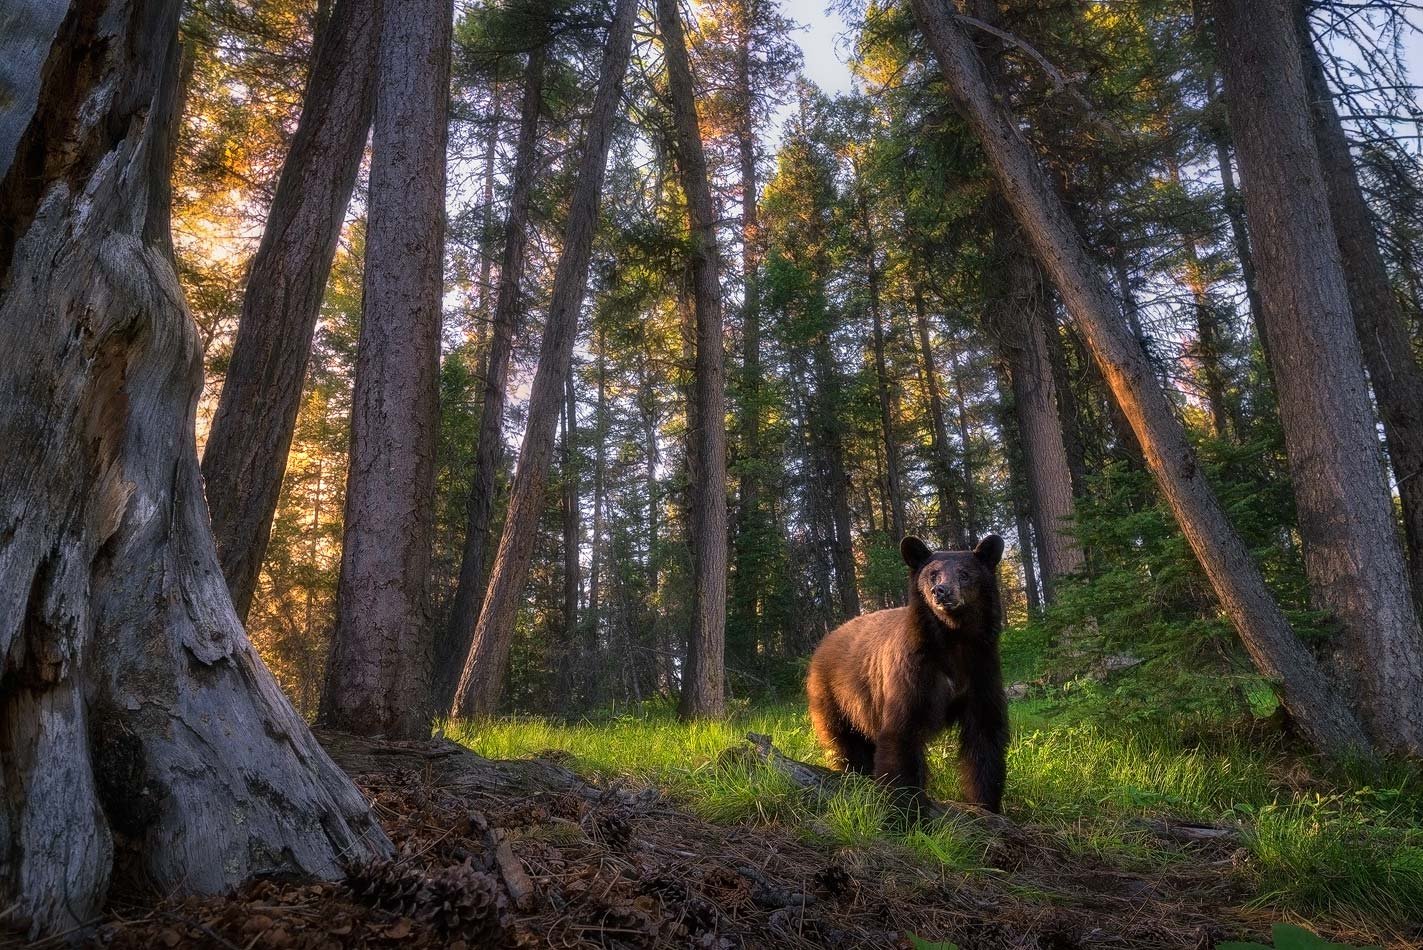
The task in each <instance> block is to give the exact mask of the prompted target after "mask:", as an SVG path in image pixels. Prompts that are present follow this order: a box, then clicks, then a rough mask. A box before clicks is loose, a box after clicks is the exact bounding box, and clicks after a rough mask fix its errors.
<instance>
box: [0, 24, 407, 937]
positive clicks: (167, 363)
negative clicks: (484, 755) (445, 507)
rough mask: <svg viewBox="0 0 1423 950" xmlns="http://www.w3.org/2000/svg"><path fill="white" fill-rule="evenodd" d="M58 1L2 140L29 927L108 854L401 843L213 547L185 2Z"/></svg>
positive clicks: (7, 541) (278, 851)
mask: <svg viewBox="0 0 1423 950" xmlns="http://www.w3.org/2000/svg"><path fill="white" fill-rule="evenodd" d="M60 6H61V8H62V9H61V11H60V14H61V19H60V22H59V23H58V24H56V25H55V26H54V28H53V29H52V30H46V31H45V32H47V33H48V35H47V36H45V37H44V38H43V39H42V43H43V45H44V48H45V52H44V53H42V54H40V55H39V56H38V57H37V59H38V61H40V62H42V63H43V67H42V68H39V67H37V68H35V69H34V70H33V71H32V72H30V73H27V74H26V75H25V79H26V80H27V81H28V82H30V83H31V84H32V86H31V87H29V88H27V89H25V90H23V93H24V95H23V96H21V97H19V98H18V100H17V101H16V102H12V106H13V107H14V109H16V110H18V113H23V114H18V113H16V112H12V113H9V114H7V122H8V121H14V122H15V123H17V125H18V126H20V131H19V133H18V134H17V135H15V136H14V137H13V138H7V139H6V141H7V142H9V144H10V146H11V148H10V149H8V150H7V154H5V155H4V157H3V158H0V167H5V168H7V172H6V174H5V175H4V177H3V178H2V179H0V219H3V220H4V222H5V227H4V228H0V440H3V444H4V446H5V453H6V456H5V464H4V465H0V669H3V671H4V676H3V678H0V723H3V728H0V758H3V761H4V763H5V765H4V769H3V772H0V907H3V908H4V910H3V912H0V929H3V930H18V931H20V932H22V933H25V934H26V935H27V936H28V937H30V938H36V937H40V936H43V935H55V934H60V933H63V932H72V929H73V928H74V927H76V926H78V925H80V924H82V923H87V922H88V921H90V920H92V919H93V917H94V916H95V914H96V913H97V912H98V910H99V908H100V907H101V905H102V904H103V901H104V896H105V893H106V891H107V888H108V885H109V882H110V880H111V878H113V879H115V880H125V881H127V882H129V883H132V884H134V885H141V886H143V887H145V888H156V889H158V890H160V891H163V892H167V891H171V890H178V891H190V892H194V891H196V892H219V891H222V890H225V889H227V888H229V887H231V886H233V885H234V884H236V883H237V882H239V881H241V880H242V879H244V878H247V877H249V876H251V875H253V874H255V873H258V872H268V871H277V872H294V873H299V874H316V875H338V874H340V872H341V865H342V862H343V861H344V860H360V859H363V858H367V857H371V856H374V855H380V854H384V853H387V852H388V851H389V842H388V841H387V840H386V838H385V836H384V834H383V833H382V832H381V830H380V828H379V826H378V825H376V824H375V822H374V821H373V820H372V817H371V814H370V812H369V810H368V809H367V807H366V805H365V803H364V802H363V801H362V799H361V797H360V795H359V794H358V793H357V791H356V789H355V787H354V786H353V785H352V784H351V782H350V781H349V779H347V777H346V776H345V775H344V774H342V773H341V772H340V771H339V770H338V769H337V768H336V767H335V766H334V765H333V764H332V763H331V761H330V760H329V759H328V758H327V757H326V754H325V753H324V752H322V750H321V748H320V747H319V746H318V745H317V744H316V742H315V741H314V740H313V739H312V737H311V734H310V732H308V731H307V727H306V724H305V723H304V722H303V721H302V719H301V717H300V716H299V715H297V713H296V712H295V711H294V710H293V709H292V707H291V705H290V704H289V703H288V702H287V700H286V699H285V698H284V697H283V696H282V693H281V691H280V690H279V689H278V687H277V685H276V683H275V681H274V680H273V679H272V677H271V675H270V674H269V673H268V672H267V670H266V668H265V667H264V666H263V665H262V662H261V660H260V659H258V657H257V655H256V653H255V652H254V651H253V649H252V646H251V644H250V643H249V642H248V640H247V638H246V636H245V634H244V633H243V631H242V624H241V623H240V621H239V620H238V618H237V616H236V614H235V613H234V612H233V610H232V600H231V598H230V597H229V596H228V593H227V588H226V585H225V584H224V583H223V579H222V572H221V570H220V569H219V567H218V560H217V553H216V551H215V550H214V547H213V542H212V532H211V529H210V527H209V520H208V513H207V508H206V506H205V505H204V503H203V494H202V480H201V477H200V475H199V472H198V461H197V449H196V446H195V444H194V439H193V426H194V416H195V412H196V405H197V398H198V392H199V389H200V387H201V376H202V364H201V355H200V347H199V342H198V331H197V327H196V326H195V325H194V323H193V320H192V317H191V316H190V315H189V313H188V311H187V308H186V306H185V304H184V302H183V293H182V289H181V288H180V286H179V284H178V279H177V276H176V274H175V271H174V263H173V253H172V245H171V242H170V239H169V222H168V201H169V195H168V188H167V181H168V159H169V150H168V149H169V142H170V130H171V123H172V121H173V118H174V113H175V110H176V99H177V82H176V80H177V71H178V44H177V35H178V11H179V7H180V4H179V3H178V0H168V2H160V3H147V4H134V3H131V2H127V0H111V2H108V3H98V2H93V3H82V4H81V3H74V4H71V5H69V6H68V7H63V5H60ZM31 39H33V37H31ZM17 41H18V42H24V41H25V37H24V36H21V35H19V34H17V33H10V32H6V33H4V34H0V55H4V56H6V57H11V56H12V55H14V49H13V48H12V44H13V43H15V42H17ZM12 159H13V161H12Z"/></svg>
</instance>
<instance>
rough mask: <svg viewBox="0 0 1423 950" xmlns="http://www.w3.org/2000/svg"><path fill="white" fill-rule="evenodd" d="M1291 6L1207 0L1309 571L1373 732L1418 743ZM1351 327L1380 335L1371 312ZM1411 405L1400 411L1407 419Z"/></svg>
mask: <svg viewBox="0 0 1423 950" xmlns="http://www.w3.org/2000/svg"><path fill="white" fill-rule="evenodd" d="M1293 7H1294V3H1293V0H1254V2H1243V0H1240V2H1237V0H1215V2H1214V3H1213V9H1214V11H1215V17H1216V32H1217V35H1218V37H1219V39H1220V45H1221V51H1222V54H1223V55H1222V60H1223V70H1224V77H1225V86H1226V93H1227V97H1228V98H1227V101H1228V102H1229V103H1230V114H1231V117H1232V119H1233V120H1234V121H1233V122H1232V126H1233V127H1234V129H1235V137H1236V150H1237V153H1238V155H1239V157H1240V171H1241V176H1242V178H1243V179H1244V186H1245V187H1244V192H1245V210H1246V214H1247V215H1249V218H1250V221H1251V222H1252V223H1254V224H1255V228H1254V233H1255V237H1256V241H1255V254H1256V266H1257V267H1258V268H1259V276H1260V296H1261V300H1262V301H1263V302H1264V305H1265V309H1264V313H1263V316H1264V319H1265V323H1266V325H1267V326H1268V327H1269V338H1270V354H1269V355H1270V360H1271V363H1272V365H1273V367H1274V376H1275V390H1276V392H1277V393H1278V395H1279V410H1280V423H1281V428H1282V429H1283V430H1284V439H1285V450H1286V454H1287V455H1288V457H1289V462H1290V475H1291V481H1292V482H1293V483H1294V494H1295V503H1296V508H1297V510H1298V517H1299V529H1300V538H1301V540H1302V542H1303V546H1304V566H1305V572H1306V574H1307V575H1308V577H1309V581H1310V588H1311V591H1312V593H1313V595H1314V597H1315V599H1316V601H1317V603H1318V604H1319V605H1320V606H1321V607H1323V608H1324V609H1325V610H1327V611H1329V612H1330V613H1331V614H1333V616H1334V618H1335V619H1337V621H1338V623H1339V626H1340V633H1339V635H1338V637H1337V639H1336V642H1335V647H1336V649H1335V651H1334V656H1333V661H1334V667H1335V671H1336V673H1338V674H1339V675H1340V676H1342V678H1343V680H1344V684H1345V685H1346V686H1347V688H1348V689H1349V690H1350V691H1351V692H1352V693H1353V695H1354V696H1355V697H1356V701H1357V702H1358V704H1359V706H1360V707H1361V709H1362V710H1363V712H1364V718H1365V720H1366V725H1367V726H1368V727H1369V729H1370V732H1371V734H1372V736H1373V738H1374V741H1375V742H1376V743H1377V744H1378V745H1380V746H1383V747H1385V748H1388V749H1391V750H1397V751H1408V752H1412V753H1414V754H1419V753H1423V634H1420V631H1419V627H1418V618H1417V615H1416V613H1415V612H1414V609H1413V599H1412V597H1411V596H1410V589H1409V577H1408V572H1407V570H1406V568H1405V565H1404V557H1403V550H1402V548H1401V547H1400V545H1399V543H1398V534H1397V526H1396V523H1395V519H1394V513H1393V501H1392V498H1391V497H1390V493H1389V490H1388V484H1387V482H1386V480H1385V477H1384V473H1383V470H1382V467H1381V466H1380V465H1379V457H1378V455H1379V446H1378V437H1377V435H1376V434H1375V421H1374V410H1373V406H1372V405H1370V402H1369V391H1368V380H1367V379H1366V378H1365V375H1364V365H1363V356H1362V353H1361V351H1360V345H1359V336H1360V333H1359V332H1356V330H1355V321H1354V318H1353V316H1352V315H1351V311H1350V305H1349V288H1348V284H1347V282H1346V277H1345V273H1344V267H1343V265H1342V262H1341V260H1340V253H1339V250H1340V243H1339V238H1338V237H1337V236H1336V235H1337V232H1336V230H1335V228H1334V224H1333V222H1332V221H1331V218H1330V207H1329V201H1328V199H1327V197H1326V195H1325V194H1324V189H1322V188H1321V187H1320V185H1321V184H1327V181H1326V179H1325V177H1324V170H1323V168H1322V166H1321V163H1320V159H1319V152H1318V150H1317V147H1316V145H1315V138H1314V135H1313V134H1312V132H1311V129H1310V117H1309V111H1308V100H1307V91H1306V83H1305V76H1304V69H1303V65H1302V63H1303V60H1302V56H1303V51H1302V50H1301V48H1300V43H1299V36H1298V34H1297V32H1296V29H1295V25H1294V23H1293V21H1292V20H1291V19H1290V17H1291V14H1292V12H1293ZM1341 159H1342V160H1343V161H1347V160H1348V156H1347V154H1345V155H1344V156H1342V157H1341ZM1363 226H1364V227H1369V223H1368V222H1367V221H1365V222H1363ZM1347 240H1349V241H1357V240H1358V236H1357V235H1351V236H1350V237H1349V238H1347ZM1386 295H1387V291H1385V296H1386ZM1360 302H1361V303H1362V302H1364V301H1360ZM1368 303H1369V304H1370V305H1374V303H1375V302H1374V301H1372V300H1370V301H1368ZM1359 327H1360V330H1361V331H1363V332H1364V334H1365V335H1368V334H1371V333H1372V334H1377V333H1378V332H1379V331H1380V329H1381V327H1380V326H1379V325H1378V315H1377V314H1371V315H1369V316H1367V317H1364V318H1363V320H1362V321H1361V322H1360V324H1359ZM1373 342H1374V343H1377V342H1378V340H1377V337H1376V338H1375V340H1374V341H1373ZM1399 369H1401V367H1399ZM1380 370H1381V372H1380V374H1379V376H1380V377H1381V379H1379V380H1376V382H1381V383H1382V384H1383V386H1384V388H1383V389H1381V390H1380V393H1381V394H1382V393H1385V392H1386V393H1389V394H1390V395H1394V396H1396V395H1397V393H1396V392H1395V391H1394V390H1392V389H1389V388H1388V387H1389V386H1391V385H1393V384H1394V382H1395V381H1396V380H1397V379H1398V377H1397V376H1393V377H1390V375H1389V371H1388V370H1387V369H1385V368H1383V367H1380ZM1418 411H1419V407H1418V406H1408V407H1403V412H1405V413H1407V414H1415V415H1414V418H1415V419H1416V418H1417V416H1416V413H1417V412H1418ZM1395 420H1396V421H1397V417H1395Z"/></svg>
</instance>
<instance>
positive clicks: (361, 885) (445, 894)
mask: <svg viewBox="0 0 1423 950" xmlns="http://www.w3.org/2000/svg"><path fill="white" fill-rule="evenodd" d="M346 885H347V886H348V887H349V888H350V889H351V893H352V894H354V895H355V897H356V899H357V900H359V901H361V902H362V903H364V904H368V905H370V906H372V907H376V908H379V909H380V910H384V911H387V912H389V913H392V914H396V915H399V916H401V917H409V918H411V919H413V920H416V921H419V922H421V923H423V924H426V925H427V926H430V927H432V928H434V929H436V930H437V931H439V933H440V934H442V935H443V936H445V937H462V938H464V939H465V940H467V941H469V942H470V943H472V944H474V945H475V946H479V945H483V944H488V943H490V942H492V941H494V940H495V939H496V938H498V937H499V936H501V935H502V934H503V932H504V926H505V923H506V918H507V911H506V904H505V898H504V895H503V893H501V892H500V890H499V885H498V884H497V883H496V882H495V880H494V878H492V877H490V876H489V875H488V874H485V873H484V872H483V871H476V870H475V869H474V867H473V866H472V865H470V864H468V863H465V864H457V865H454V866H452V867H447V868H442V869H440V870H438V871H435V872H434V873H433V874H426V873H424V872H421V871H419V870H417V869H415V868H410V867H402V866H401V865H400V864H399V863H397V862H395V861H389V860H375V861H369V862H366V863H364V864H361V865H358V866H356V867H355V868H353V869H352V870H351V871H350V872H349V873H348V874H347V877H346Z"/></svg>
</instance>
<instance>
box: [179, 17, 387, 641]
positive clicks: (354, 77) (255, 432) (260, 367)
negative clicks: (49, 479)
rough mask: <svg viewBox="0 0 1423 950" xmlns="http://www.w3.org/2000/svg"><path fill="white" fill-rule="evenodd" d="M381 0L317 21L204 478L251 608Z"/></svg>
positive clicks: (360, 114) (224, 551) (366, 107)
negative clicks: (303, 92) (302, 91)
mask: <svg viewBox="0 0 1423 950" xmlns="http://www.w3.org/2000/svg"><path fill="white" fill-rule="evenodd" d="M377 29H378V26H377V23H376V0H337V2H336V3H335V4H334V5H333V7H332V9H331V14H330V16H329V17H328V18H327V19H326V21H325V22H324V24H323V25H322V26H321V27H320V28H319V31H318V33H317V37H316V50H315V55H314V57H313V62H312V68H311V76H310V79H309V80H308V81H307V86H306V96H305V99H304V100H303V102H302V109H301V119H300V121H299V122H298V123H297V128H296V134H295V135H294V136H293V137H292V144H291V148H290V150H289V151H288V152H287V157H286V161H285V162H284V163H283V165H282V174H281V177H280V178H279V179H278V181H277V192H276V196H275V197H274V198H273V200H272V208H271V211H270V212H269V214H268V215H267V224H266V227H265V228H264V229H263V231H262V242H261V244H260V245H258V247H257V253H256V254H255V255H254V256H253V258H252V266H251V269H250V270H249V272H248V276H247V287H246V291H245V293H244V295H243V298H242V317H241V319H240V320H239V321H238V324H237V339H236V340H235V341H234V343H233V347H232V357H231V359H230V360H229V362H228V365H227V373H226V376H225V378H224V381H223V387H222V396H221V397H220V398H219V400H218V405H217V412H216V414H215V415H214V416H213V421H212V428H211V429H210V430H209V432H208V438H207V444H206V446H205V447H204V449H203V480H204V482H205V485H206V490H207V499H208V507H209V508H210V509H211V511H212V525H213V535H214V537H215V538H216V541H217V553H218V558H219V560H220V561H221V562H222V572H223V575H224V576H225V577H226V578H227V586H228V589H229V590H231V591H232V601H233V605H234V606H235V607H236V608H237V615H238V616H239V617H241V618H243V619H244V620H245V619H246V617H247V611H248V610H249V608H250V607H251V605H252V594H253V592H254V591H255V590H256V587H257V575H258V574H259V573H260V571H261V569H262V559H263V557H264V556H265V554H266V551H267V539H268V536H269V535H270V534H271V530H272V517H273V515H274V513H275V512H276V510H277V498H278V496H279V495H280V494H281V487H282V476H283V474H284V473H285V472H286V467H287V453H288V451H289V450H290V448H291V441H292V433H293V431H294V430H295V427H296V417H297V411H298V410H299V409H300V408H301V391H302V386H303V385H304V383H305V381H306V367H307V362H308V360H309V359H310V356H311V341H312V337H313V335H314V334H315V332H316V321H317V318H318V316H319V315H320V313H321V301H322V298H323V297H324V296H325V293H326V280H327V278H328V277H329V276H330V274H331V262H332V259H333V258H334V257H335V255H336V245H337V242H338V240H339V238H340V236H341V224H342V222H343V221H344V220H345V217H346V207H347V205H348V204H350V201H351V191H352V189H353V188H354V187H355V184H356V173H357V172H358V171H359V169H360V166H361V156H362V155H363V154H364V152H365V146H366V136H367V133H368V132H369V131H370V126H371V109H372V104H373V101H374V80H375V70H376V40H377V35H376V34H377Z"/></svg>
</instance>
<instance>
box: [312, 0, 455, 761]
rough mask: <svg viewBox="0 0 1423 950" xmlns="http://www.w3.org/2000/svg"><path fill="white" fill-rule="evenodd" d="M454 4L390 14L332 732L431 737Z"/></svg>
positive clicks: (437, 2)
mask: <svg viewBox="0 0 1423 950" xmlns="http://www.w3.org/2000/svg"><path fill="white" fill-rule="evenodd" d="M451 23H452V9H451V6H450V3H449V0H406V2H404V3H400V4H387V5H386V7H385V9H384V10H383V12H382V15H381V22H380V52H379V56H378V60H377V77H378V82H377V92H376V109H375V131H374V135H373V140H372V150H373V158H372V161H371V183H370V200H369V203H368V211H367V225H366V256H365V277H364V281H363V284H362V291H363V300H362V304H361V334H360V340H359V344H358V350H357V356H356V382H355V389H354V391H353V393H352V397H351V465H350V471H349V474H348V475H347V478H346V520H345V532H344V537H343V539H342V549H341V575H340V580H339V582H338V584H337V592H336V629H335V633H334V636H333V644H332V649H331V661H330V664H329V666H328V668H327V674H326V689H325V691H324V692H323V694H322V697H321V714H320V719H321V721H322V724H323V725H325V726H328V727H331V728H337V729H344V730H346V731H348V732H355V733H358V734H361V735H386V736H391V737H398V738H420V737H423V736H425V735H428V734H429V728H430V716H431V712H432V710H431V709H430V707H429V700H428V697H429V688H430V671H431V661H432V647H433V643H432V641H431V639H430V636H429V623H428V617H427V616H426V614H427V603H426V589H425V585H426V580H427V576H428V574H429V567H430V555H431V540H432V537H431V532H432V529H433V524H432V520H431V518H432V514H431V513H432V506H431V505H430V497H431V495H432V494H433V492H434V486H435V446H436V441H437V439H436V433H437V431H438V428H439V405H438V400H439V372H440V317H441V297H442V291H443V282H444V240H445V137H446V115H447V113H448V108H449V67H450V30H451Z"/></svg>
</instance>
